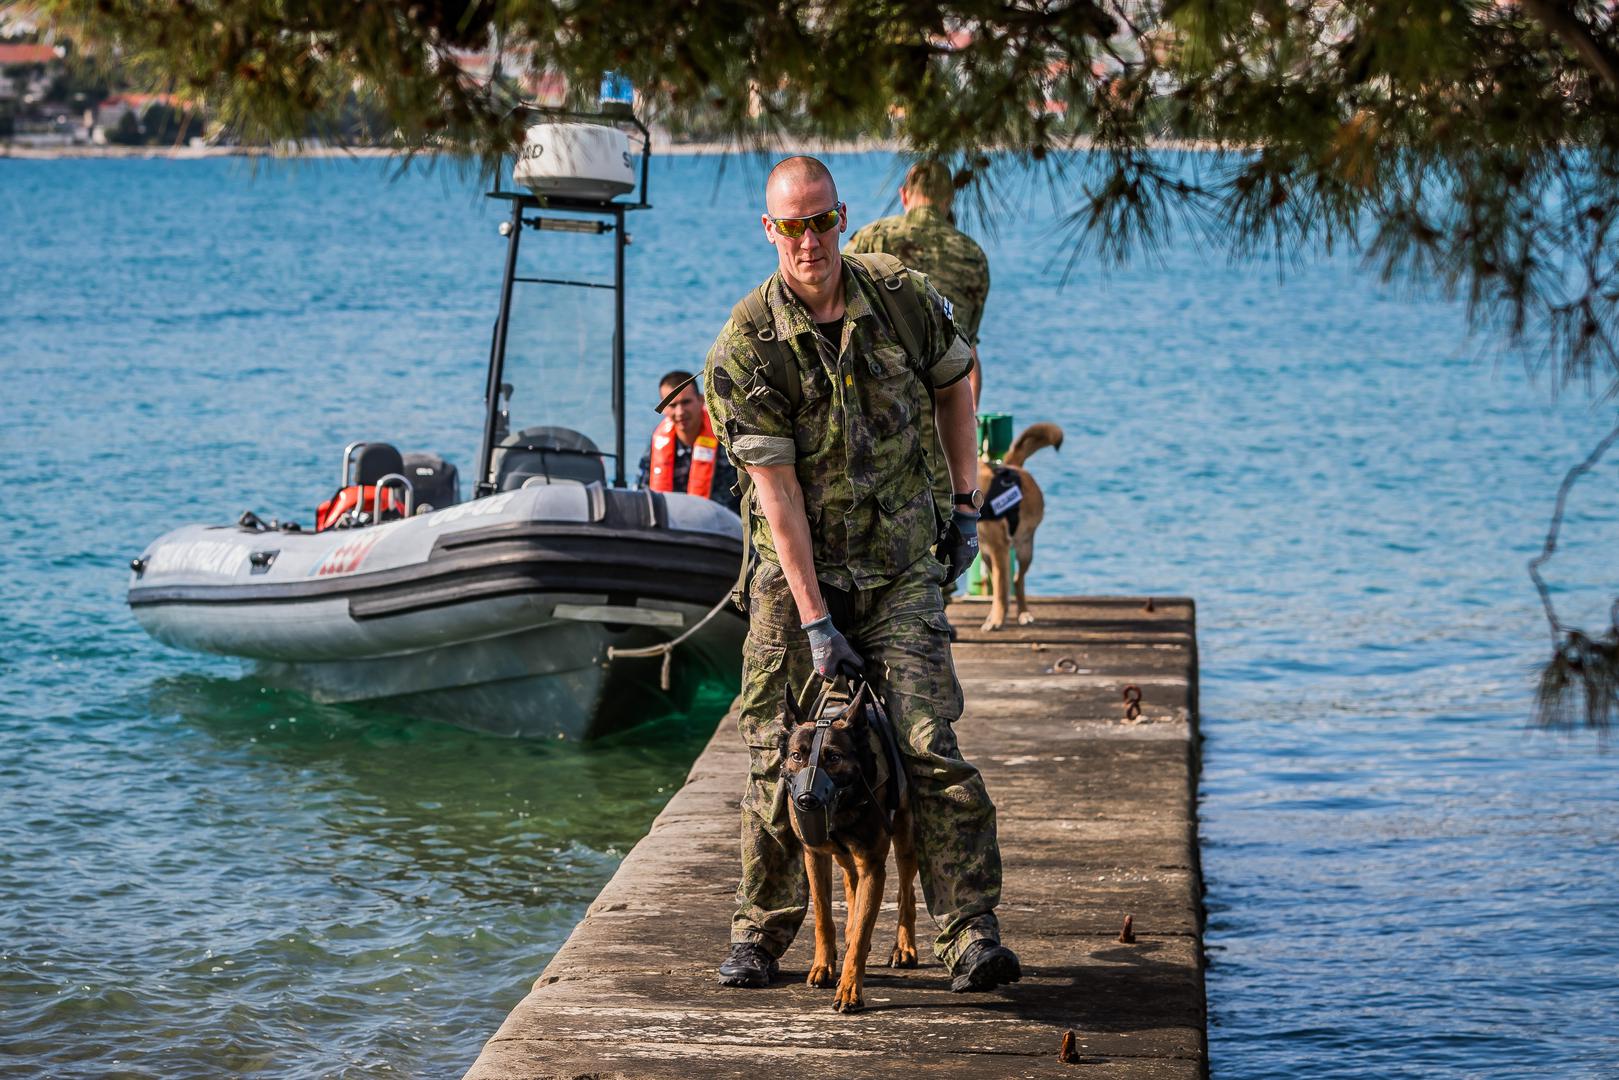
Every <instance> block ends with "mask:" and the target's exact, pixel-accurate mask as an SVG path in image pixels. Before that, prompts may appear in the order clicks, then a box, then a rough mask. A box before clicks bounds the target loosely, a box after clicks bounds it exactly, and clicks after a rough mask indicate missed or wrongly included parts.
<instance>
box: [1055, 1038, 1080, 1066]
mask: <svg viewBox="0 0 1619 1080" xmlns="http://www.w3.org/2000/svg"><path fill="white" fill-rule="evenodd" d="M1074 1043H1075V1039H1074V1033H1073V1032H1072V1031H1065V1032H1063V1035H1062V1046H1061V1048H1059V1049H1058V1051H1057V1060H1058V1061H1060V1062H1062V1063H1063V1064H1064V1065H1078V1064H1079V1047H1077V1046H1075V1045H1074Z"/></svg>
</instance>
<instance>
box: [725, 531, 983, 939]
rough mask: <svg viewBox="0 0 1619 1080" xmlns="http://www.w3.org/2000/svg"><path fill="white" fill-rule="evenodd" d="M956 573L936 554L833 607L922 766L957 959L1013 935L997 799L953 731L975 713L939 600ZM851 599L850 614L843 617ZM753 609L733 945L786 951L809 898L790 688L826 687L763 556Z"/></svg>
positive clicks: (919, 783)
mask: <svg viewBox="0 0 1619 1080" xmlns="http://www.w3.org/2000/svg"><path fill="white" fill-rule="evenodd" d="M943 578H944V568H943V567H942V566H941V565H940V564H939V562H938V560H936V559H934V558H933V557H932V556H931V555H929V556H926V557H924V558H922V559H919V560H917V562H916V563H915V564H913V565H912V566H911V567H910V568H908V569H907V570H905V571H904V572H903V573H902V574H900V576H899V577H897V578H896V579H895V580H893V581H892V582H890V583H889V584H887V585H884V586H881V587H879V588H875V589H868V590H864V591H856V592H853V593H850V594H847V597H848V603H847V604H844V605H838V604H835V603H834V604H833V607H834V621H837V622H838V623H839V628H840V629H842V630H843V632H844V633H845V635H847V637H848V638H849V641H850V643H851V644H852V645H853V646H854V648H855V650H856V651H857V652H859V653H860V655H861V657H862V658H863V659H864V660H865V662H866V671H867V672H868V674H869V676H870V678H871V682H872V686H873V689H875V690H876V691H877V692H878V693H879V694H881V695H882V698H883V702H884V705H885V706H886V708H887V709H888V715H889V717H890V718H891V719H892V721H893V723H894V726H895V729H896V730H897V731H898V733H899V737H900V743H901V747H902V749H903V751H904V753H905V755H906V758H907V762H908V764H909V766H910V777H911V818H912V821H913V822H914V827H915V831H916V854H917V863H918V873H919V876H920V877H921V879H922V895H923V897H924V898H925V900H926V902H927V910H928V912H929V914H931V915H932V916H933V919H934V922H935V923H936V925H937V927H938V937H937V939H936V940H935V942H934V946H933V950H934V953H935V955H937V956H938V957H939V959H940V960H942V961H943V962H944V963H945V964H946V965H952V964H954V962H955V960H956V958H957V957H959V956H960V955H961V952H962V950H964V949H965V948H966V947H967V945H968V944H969V943H971V942H972V941H975V940H978V939H981V938H987V939H990V940H997V941H998V940H999V938H1000V931H999V926H998V924H997V922H996V919H995V906H996V904H997V903H999V901H1000V897H1001V850H1000V845H999V844H998V843H997V842H996V838H995V806H994V804H993V803H991V802H990V800H989V793H988V792H987V791H985V790H984V781H983V778H982V777H980V776H979V774H978V770H977V769H976V768H974V767H973V766H972V765H970V764H968V763H967V762H966V761H965V760H964V759H963V758H962V756H961V751H960V749H958V747H957V745H956V733H955V729H954V727H953V726H952V725H953V724H954V723H955V721H956V720H957V719H958V718H959V717H960V716H961V708H962V699H961V684H960V683H958V682H957V681H956V671H955V665H954V664H953V663H952V662H951V658H950V638H949V624H948V622H946V620H945V615H944V605H943V602H942V600H941V598H940V594H939V583H940V582H941V581H942V580H943ZM832 599H833V598H832V597H829V601H830V600H832ZM839 606H842V607H845V608H847V610H846V611H844V612H838V611H837V610H836V608H837V607H839ZM748 615H749V626H748V637H747V641H746V643H745V644H744V646H743V671H742V696H741V698H740V699H739V700H740V702H741V720H740V727H741V730H742V738H743V741H744V742H746V743H747V746H748V755H749V772H748V783H747V788H746V789H745V790H744V792H743V794H742V883H741V884H740V885H739V886H738V887H737V909H736V914H735V916H734V917H733V918H732V920H731V940H732V941H733V942H743V941H751V942H754V943H756V944H759V945H762V946H763V947H764V948H765V949H767V950H768V951H769V952H770V953H771V954H772V955H774V956H778V957H779V956H780V955H781V954H782V953H784V952H786V950H787V946H788V945H790V944H791V943H792V940H793V937H794V935H795V934H797V932H798V928H799V926H800V925H801V924H802V923H803V921H804V914H805V910H806V907H807V904H808V885H807V883H806V881H805V878H804V856H803V848H802V847H801V846H800V844H799V843H798V839H797V837H795V836H794V835H793V832H792V828H791V826H790V825H789V824H788V821H787V801H786V787H785V785H781V784H778V783H777V779H778V777H779V776H780V770H781V753H782V738H781V737H782V733H783V730H784V726H783V725H784V719H783V713H784V711H785V710H784V703H785V700H786V699H785V694H786V692H787V687H788V686H789V685H791V686H792V688H793V690H794V691H795V693H796V695H797V697H798V700H799V703H800V705H801V706H808V705H809V704H810V701H811V699H813V697H814V689H815V688H814V687H813V686H812V675H813V668H812V667H811V664H810V650H809V641H808V639H807V637H806V636H805V634H804V631H803V630H801V629H800V628H799V617H798V609H797V607H796V606H795V605H794V603H793V598H792V595H791V593H790V592H789V591H788V589H787V581H786V578H785V576H784V575H783V574H782V571H781V568H780V567H779V566H777V565H776V564H775V563H772V562H770V561H768V560H765V559H761V560H760V561H759V565H758V568H757V569H756V570H755V572H754V576H753V581H752V584H751V585H750V587H749V591H748ZM840 615H841V616H843V617H842V618H841V619H840V618H839V616H840ZM890 880H893V878H892V877H891V878H890Z"/></svg>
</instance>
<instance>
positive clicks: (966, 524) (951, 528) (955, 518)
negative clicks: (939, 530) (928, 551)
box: [939, 510, 978, 585]
mask: <svg viewBox="0 0 1619 1080" xmlns="http://www.w3.org/2000/svg"><path fill="white" fill-rule="evenodd" d="M939 556H940V561H941V562H943V563H944V564H945V566H947V567H949V571H950V573H949V576H948V577H947V578H946V580H945V584H946V585H954V584H955V583H956V580H957V579H958V578H960V577H961V575H962V574H965V573H966V572H967V567H969V566H971V565H972V564H973V560H974V559H976V558H978V515H977V513H975V512H973V511H970V510H956V511H954V512H952V513H951V515H950V524H949V525H948V526H947V527H946V528H945V530H944V542H943V543H942V544H940V545H939Z"/></svg>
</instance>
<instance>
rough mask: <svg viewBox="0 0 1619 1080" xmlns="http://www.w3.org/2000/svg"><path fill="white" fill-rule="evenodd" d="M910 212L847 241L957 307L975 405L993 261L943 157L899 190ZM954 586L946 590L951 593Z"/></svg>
mask: <svg viewBox="0 0 1619 1080" xmlns="http://www.w3.org/2000/svg"><path fill="white" fill-rule="evenodd" d="M899 201H900V205H901V206H902V207H904V208H905V213H903V214H896V215H894V216H892V217H885V218H878V219H877V220H876V221H873V222H872V223H871V224H870V225H867V226H865V227H864V228H861V229H858V230H856V232H855V234H854V235H853V236H851V237H849V242H848V243H847V244H845V245H844V250H845V251H847V252H850V253H856V254H858V253H863V252H869V251H885V252H887V253H888V254H890V255H892V256H894V257H895V258H897V259H898V260H899V261H900V262H902V263H904V264H905V265H906V266H908V267H910V268H911V269H912V270H920V271H922V273H924V274H926V275H927V276H928V281H929V282H931V283H932V285H933V287H934V288H935V289H938V290H939V292H940V294H942V295H943V296H944V298H945V299H946V300H948V301H950V303H951V306H952V307H954V309H955V319H956V326H957V327H959V328H960V330H961V333H962V336H963V337H965V338H966V339H967V344H968V345H970V346H972V350H973V369H972V372H971V373H970V374H969V375H968V378H969V379H971V380H972V387H973V405H974V406H975V407H976V406H977V404H978V399H979V397H980V396H981V395H982V394H983V389H984V386H983V375H982V371H983V366H982V364H980V363H979V359H978V324H979V323H980V322H982V321H983V318H984V301H985V300H987V299H989V260H988V259H987V258H985V257H984V249H983V248H981V247H979V246H978V242H977V241H976V240H974V239H973V238H972V237H970V236H968V235H967V234H966V233H964V232H962V231H961V230H960V229H958V228H956V227H955V226H954V225H952V224H951V223H950V220H949V214H950V209H951V207H952V206H953V205H954V204H955V201H956V188H955V184H954V183H952V182H951V179H950V170H949V169H947V168H945V167H944V165H943V164H942V163H941V162H937V161H923V162H918V163H917V164H915V165H912V166H911V168H910V170H909V171H908V172H907V173H906V174H905V182H904V183H903V184H901V185H900V189H899ZM936 437H937V436H936V433H935V432H934V428H933V417H932V416H931V415H928V414H926V413H924V414H923V417H922V441H923V445H924V446H926V447H928V449H929V453H930V454H933V460H932V464H931V468H932V472H933V501H934V502H935V503H937V504H938V506H939V510H940V512H941V513H948V512H949V507H950V471H949V470H948V469H946V468H944V465H943V462H942V461H939V460H938V455H937V454H936V453H934V450H935V446H934V439H935V438H936ZM949 592H950V590H948V589H947V590H946V594H947V595H948V593H949Z"/></svg>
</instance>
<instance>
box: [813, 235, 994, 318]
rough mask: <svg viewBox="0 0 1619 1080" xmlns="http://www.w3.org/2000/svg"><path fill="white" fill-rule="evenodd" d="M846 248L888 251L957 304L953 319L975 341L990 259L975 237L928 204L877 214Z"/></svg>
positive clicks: (862, 250) (860, 250)
mask: <svg viewBox="0 0 1619 1080" xmlns="http://www.w3.org/2000/svg"><path fill="white" fill-rule="evenodd" d="M844 250H845V251H852V252H857V253H859V252H871V251H886V252H888V254H890V255H892V256H894V258H896V259H898V260H899V261H900V262H902V263H904V264H905V265H906V266H909V267H910V268H911V269H913V270H920V271H922V273H924V274H926V275H927V276H928V280H929V281H931V282H933V287H934V288H936V289H938V290H939V291H940V292H941V293H943V294H944V296H945V299H947V300H949V301H950V303H951V304H953V305H955V309H956V325H957V326H959V327H961V332H962V333H963V334H965V335H966V336H967V341H968V343H969V344H972V345H977V344H978V324H979V322H980V321H982V319H983V318H984V301H985V300H987V299H988V298H989V260H988V259H986V258H985V257H984V249H983V248H981V247H979V246H978V241H976V240H974V239H973V238H972V237H970V236H968V235H967V234H966V233H964V232H962V231H961V230H960V229H958V228H956V227H955V226H954V225H952V224H950V222H948V221H946V220H945V218H944V215H943V214H941V213H939V212H938V211H937V210H935V209H933V207H931V206H917V207H913V208H912V209H910V210H907V211H906V212H905V213H903V214H896V215H894V216H893V217H885V218H879V219H878V220H876V221H873V222H872V223H871V224H870V225H867V226H865V227H864V228H862V229H860V230H859V231H857V232H856V233H855V234H854V235H853V236H851V237H849V242H848V243H847V244H846V245H845V246H844Z"/></svg>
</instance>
